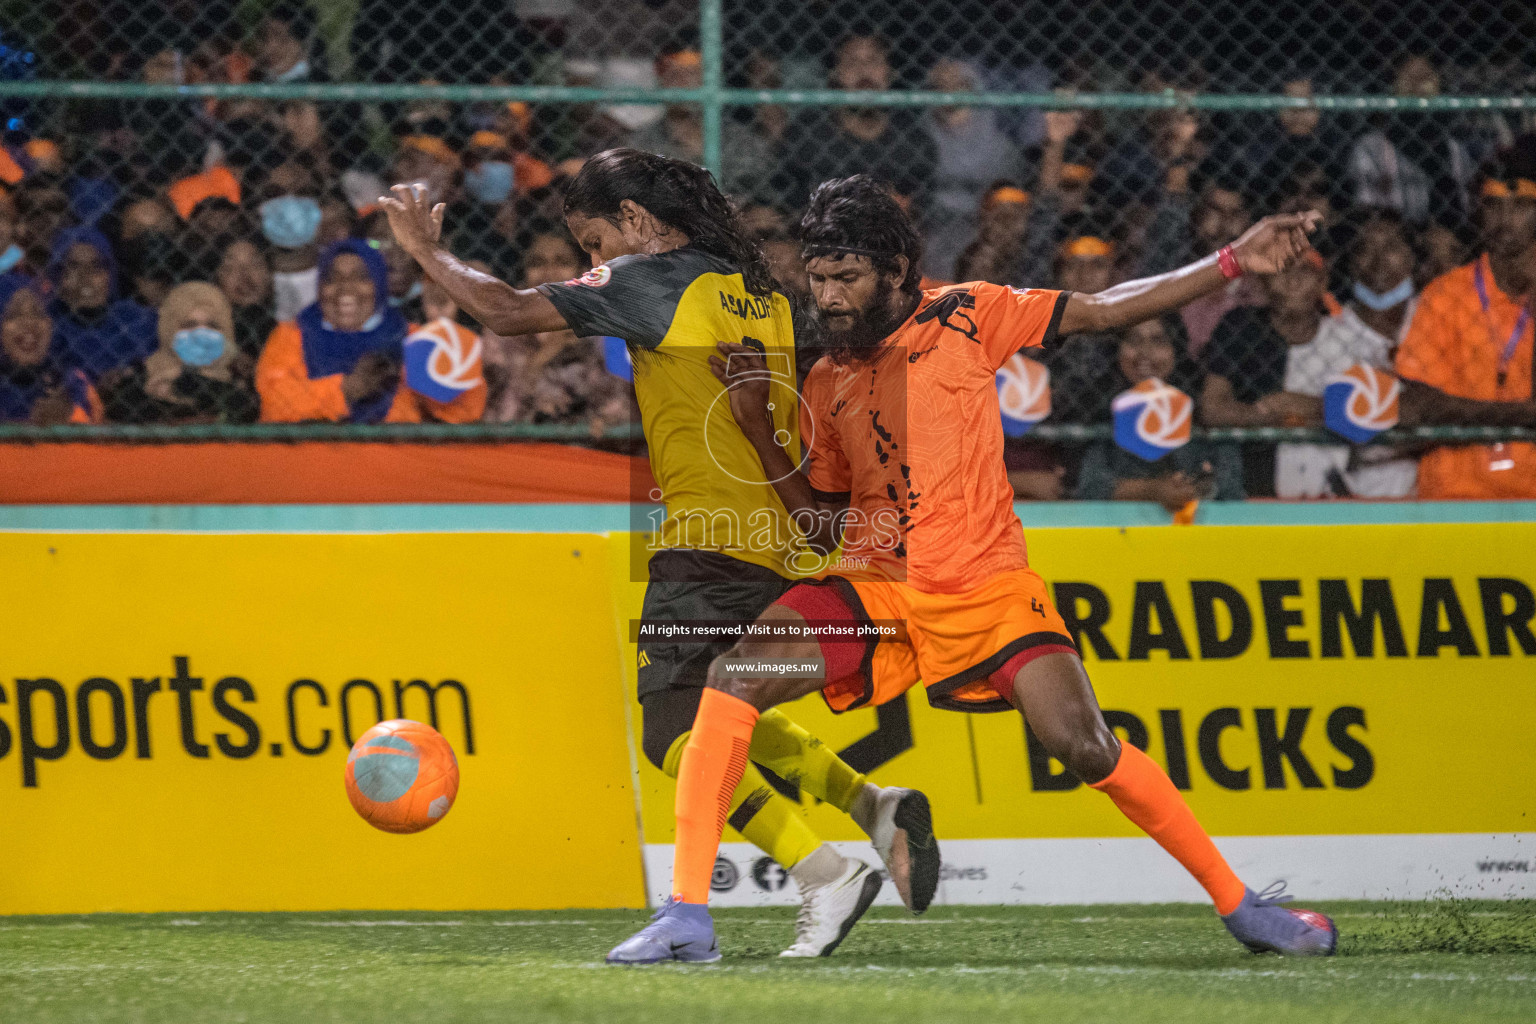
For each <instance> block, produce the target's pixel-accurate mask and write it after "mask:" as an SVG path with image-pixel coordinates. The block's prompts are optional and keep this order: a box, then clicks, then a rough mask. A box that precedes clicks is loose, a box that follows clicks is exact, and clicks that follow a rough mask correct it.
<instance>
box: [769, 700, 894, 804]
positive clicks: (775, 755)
mask: <svg viewBox="0 0 1536 1024" xmlns="http://www.w3.org/2000/svg"><path fill="white" fill-rule="evenodd" d="M748 756H750V757H751V758H752V760H754V761H756V762H757V763H758V764H760V765H762V766H763V767H764V768H767V769H768V770H769V771H771V772H773V773H774V774H775V775H777V776H779V777H780V778H782V779H784V780H785V781H786V782H791V783H793V784H794V785H796V786H799V787H800V788H801V789H803V790H805V791H806V792H807V793H809V794H811V796H814V797H816V798H817V799H818V800H825V801H826V802H827V803H829V804H831V805H832V806H833V807H836V808H837V809H838V810H840V811H842V812H843V813H844V814H847V813H848V811H849V810H850V809H851V808H852V807H853V798H854V797H856V796H858V795H859V790H860V789H862V788H863V786H864V783H865V778H864V776H863V775H862V774H860V773H859V772H856V771H854V770H853V769H852V768H850V767H848V765H847V764H846V763H845V762H844V761H843V759H842V758H840V757H838V756H837V754H835V753H834V752H833V751H832V748H831V747H829V746H827V745H826V744H825V743H823V742H821V740H819V739H817V738H816V737H815V736H812V735H811V734H810V733H808V732H806V731H805V730H804V729H803V728H801V727H800V726H798V725H796V724H795V723H794V722H792V721H790V719H789V716H788V715H786V714H784V712H782V711H780V710H779V709H778V708H769V709H768V710H767V711H764V712H763V713H762V715H761V716H759V717H758V720H757V729H756V731H755V732H753V733H752V749H751V751H750V752H749V754H748Z"/></svg>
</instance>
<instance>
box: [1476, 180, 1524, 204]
mask: <svg viewBox="0 0 1536 1024" xmlns="http://www.w3.org/2000/svg"><path fill="white" fill-rule="evenodd" d="M1483 195H1485V196H1488V197H1490V198H1493V199H1508V198H1510V197H1512V196H1513V197H1514V198H1516V199H1536V181H1532V180H1531V179H1529V178H1512V179H1510V180H1509V181H1500V180H1498V179H1497V178H1489V179H1488V180H1487V181H1485V182H1483Z"/></svg>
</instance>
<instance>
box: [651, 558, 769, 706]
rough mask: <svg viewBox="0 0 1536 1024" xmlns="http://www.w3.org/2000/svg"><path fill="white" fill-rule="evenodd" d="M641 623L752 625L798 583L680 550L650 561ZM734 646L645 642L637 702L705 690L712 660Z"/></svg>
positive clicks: (732, 561) (737, 563) (764, 570)
mask: <svg viewBox="0 0 1536 1024" xmlns="http://www.w3.org/2000/svg"><path fill="white" fill-rule="evenodd" d="M650 573H651V580H650V582H649V583H648V584H646V587H645V604H644V605H643V606H642V607H641V611H640V621H641V622H682V621H692V620H701V619H708V620H717V621H718V620H730V621H733V622H740V623H741V624H742V625H743V626H746V625H747V624H748V623H750V622H753V621H754V620H756V619H757V617H758V616H759V615H761V614H762V613H763V609H765V608H767V607H768V606H769V605H771V604H773V602H775V601H777V600H778V599H779V598H780V597H781V596H783V595H784V593H785V592H786V591H788V590H789V588H790V587H792V586H794V585H795V581H793V580H787V579H785V578H784V577H782V576H780V575H779V574H778V573H776V572H774V571H773V570H772V569H767V568H764V567H763V566H761V565H754V564H752V563H751V562H743V561H741V560H740V559H738V558H732V557H731V556H730V555H722V554H720V553H719V552H717V551H693V550H683V549H678V550H674V551H658V552H657V553H656V554H654V555H652V556H651V561H650ZM733 643H734V641H732V640H721V641H718V642H712V643H677V642H674V641H670V640H645V641H642V642H641V643H640V645H639V646H640V651H639V664H640V671H639V678H640V686H639V698H640V700H642V701H643V700H645V698H646V695H647V694H652V693H657V692H659V691H662V690H679V689H684V690H686V689H695V690H697V689H703V687H704V684H705V682H706V681H707V680H708V678H709V665H710V663H711V662H712V661H714V660H715V659H716V658H718V657H719V656H720V655H722V654H724V653H725V652H726V651H728V650H730V649H731V646H732V644H733Z"/></svg>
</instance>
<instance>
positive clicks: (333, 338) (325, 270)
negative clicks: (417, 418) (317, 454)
mask: <svg viewBox="0 0 1536 1024" xmlns="http://www.w3.org/2000/svg"><path fill="white" fill-rule="evenodd" d="M344 253H350V254H352V255H354V256H356V257H358V258H359V259H361V260H362V261H363V266H364V267H366V268H367V270H368V277H369V278H370V279H371V280H372V281H373V315H372V316H370V317H369V318H368V320H367V322H366V323H364V324H363V329H362V330H360V331H342V330H337V329H336V328H335V327H334V326H332V325H331V324H329V323H327V322H326V320H325V317H324V316H323V314H322V313H321V312H320V302H319V301H318V300H317V301H315V302H313V303H311V304H310V305H308V306H305V307H304V308H303V309H302V310H300V311H299V315H298V318H297V319H298V325H299V333H300V335H301V336H302V337H303V339H304V366H305V369H306V370H307V371H308V373H309V376H310V378H311V379H314V378H317V377H329V376H331V375H332V374H337V373H351V372H352V369H353V368H354V367H355V366H356V365H357V361H358V360H359V359H361V358H362V357H363V356H364V355H366V354H368V353H369V352H384V353H386V354H388V355H390V356H393V357H394V358H396V359H399V358H401V356H402V353H403V349H402V345H401V343H402V342H403V341H404V340H405V336H406V334H407V333H408V332H409V325H407V324H406V322H405V317H404V316H402V315H401V313H400V311H399V310H398V309H396V308H395V307H393V306H391V305H390V304H389V270H388V268H386V267H385V265H384V257H383V255H382V254H381V253H380V252H379V251H378V250H377V249H375V248H374V247H373V246H372V245H370V244H368V242H367V241H366V240H365V239H361V238H348V239H344V240H342V241H340V242H333V243H332V244H330V245H328V246H326V247H325V249H324V250H322V251H321V253H320V262H319V279H320V285H321V287H322V288H323V287H324V285H325V280H326V278H327V277H328V276H329V275H330V272H331V266H332V264H334V263H335V262H336V258H337V257H338V256H341V255H342V254H344ZM395 391H396V388H388V389H386V390H385V391H384V392H383V393H382V394H381V395H379V396H378V397H377V398H374V399H372V400H371V401H369V402H365V403H360V404H358V405H354V406H353V408H352V417H351V418H352V421H353V422H355V423H378V422H380V421H382V420H383V418H384V415H385V414H386V413H387V412H388V411H389V407H390V405H391V403H392V402H393V401H394V398H395Z"/></svg>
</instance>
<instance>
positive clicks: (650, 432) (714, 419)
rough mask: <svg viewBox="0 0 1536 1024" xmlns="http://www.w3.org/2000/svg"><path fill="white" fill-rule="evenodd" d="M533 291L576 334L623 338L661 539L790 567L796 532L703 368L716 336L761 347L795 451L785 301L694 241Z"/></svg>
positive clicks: (778, 415)
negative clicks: (754, 289) (655, 490)
mask: <svg viewBox="0 0 1536 1024" xmlns="http://www.w3.org/2000/svg"><path fill="white" fill-rule="evenodd" d="M538 290H539V292H540V293H541V294H543V295H544V296H545V297H546V298H548V299H549V301H550V302H552V303H553V304H554V306H555V308H556V309H558V310H559V311H560V314H561V316H563V317H565V322H566V323H567V324H568V325H569V326H570V328H571V330H573V331H574V332H576V334H577V335H578V336H580V337H590V336H599V335H601V336H608V337H616V338H623V339H624V340H625V341H626V342H627V343H628V345H629V349H630V354H631V356H632V357H633V361H634V367H635V395H636V397H637V398H638V399H639V403H640V420H641V424H642V426H643V427H644V429H645V438H646V442H647V443H648V445H649V446H650V453H651V472H652V474H653V475H654V476H655V477H656V482H657V484H658V485H660V488H661V495H660V500H662V501H664V502H665V503H666V507H667V518H666V521H665V522H664V523H663V524H662V528H661V533H660V537H659V538H658V539H657V544H658V546H659V547H663V548H696V549H701V550H710V551H720V552H723V553H725V554H728V555H731V556H733V557H735V558H739V559H742V560H743V561H747V562H752V563H754V564H756V565H761V566H765V567H767V568H770V569H772V570H774V571H775V572H778V573H780V574H781V575H785V576H788V575H791V570H790V568H789V562H788V560H789V558H790V556H791V555H792V554H793V553H794V552H795V551H797V550H799V549H800V548H801V547H802V545H803V539H802V538H801V535H800V533H799V531H798V530H796V529H795V528H794V525H793V523H792V522H791V521H790V519H789V516H788V514H787V513H786V512H785V510H784V505H783V503H782V502H781V501H779V497H778V495H777V494H776V493H775V492H774V489H773V486H772V485H771V484H770V483H768V482H767V480H766V479H765V474H764V473H763V468H762V463H761V462H759V460H758V457H757V452H756V451H754V450H753V448H752V445H751V444H749V443H748V442H747V439H746V438H745V437H744V436H743V435H742V433H741V430H740V428H738V427H737V426H736V421H735V420H734V419H733V418H732V417H731V406H730V399H729V398H728V397H727V396H726V394H725V389H724V388H723V387H721V386H720V382H719V381H717V380H716V379H715V376H714V374H713V373H712V372H710V368H709V357H710V356H713V355H718V354H719V353H718V351H717V349H716V348H715V345H716V344H717V343H718V342H722V341H733V342H740V343H742V344H745V345H747V346H748V347H750V348H754V349H756V350H758V351H759V352H762V353H763V354H764V355H765V356H766V358H767V362H768V366H769V369H770V370H771V372H772V374H773V381H772V384H771V398H770V401H771V404H772V415H773V419H774V424H775V426H776V427H777V429H778V430H779V431H780V437H781V438H785V437H787V438H788V439H789V444H788V445H787V450H788V452H789V454H790V457H791V458H793V459H796V460H798V458H799V451H800V441H799V416H798V408H799V407H798V397H797V395H796V394H795V390H794V382H795V335H794V326H793V323H792V320H791V314H790V306H789V300H787V299H786V298H784V296H783V295H780V294H778V293H777V292H775V293H773V294H772V295H769V296H758V295H752V294H751V293H749V292H748V291H747V290H746V288H745V286H744V285H743V283H742V277H741V272H740V270H738V269H737V268H736V267H734V266H732V265H731V264H730V263H728V262H726V261H724V260H722V259H720V258H718V257H716V256H712V255H710V254H708V253H705V252H702V251H700V250H698V249H695V248H693V247H692V246H683V247H682V248H680V249H674V250H672V251H671V252H665V253H658V254H656V255H634V256H620V257H619V258H617V259H614V260H610V261H609V262H608V263H606V264H604V265H603V266H600V267H595V268H593V269H592V270H590V271H588V272H587V273H586V274H583V275H582V276H581V277H579V278H576V279H575V280H574V281H566V282H564V283H562V284H546V285H540V286H539V288H538ZM637 497H640V496H637Z"/></svg>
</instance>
